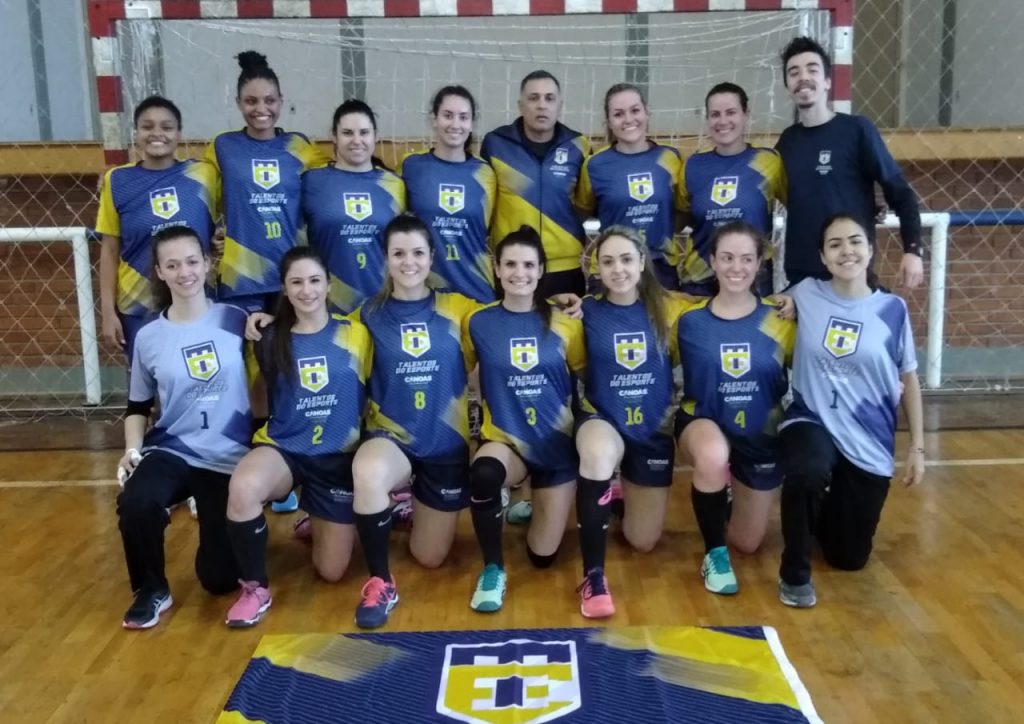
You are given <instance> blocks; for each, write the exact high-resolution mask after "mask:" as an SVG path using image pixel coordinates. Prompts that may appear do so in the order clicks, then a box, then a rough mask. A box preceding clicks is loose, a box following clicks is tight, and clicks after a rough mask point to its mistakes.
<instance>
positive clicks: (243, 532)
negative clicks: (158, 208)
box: [226, 246, 373, 627]
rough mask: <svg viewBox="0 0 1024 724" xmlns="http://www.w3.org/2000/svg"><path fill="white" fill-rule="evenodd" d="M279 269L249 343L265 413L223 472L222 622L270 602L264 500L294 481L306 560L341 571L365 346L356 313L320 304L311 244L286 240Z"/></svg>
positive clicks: (238, 619)
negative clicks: (230, 581) (231, 561)
mask: <svg viewBox="0 0 1024 724" xmlns="http://www.w3.org/2000/svg"><path fill="white" fill-rule="evenodd" d="M280 277H281V278H280V283H281V286H282V288H283V293H282V296H281V299H280V301H279V303H278V308H277V314H276V316H275V318H274V320H273V322H272V323H271V325H270V327H269V328H268V329H267V331H265V332H264V333H263V335H262V338H261V339H260V341H259V343H258V344H257V346H256V357H257V361H258V362H259V365H260V368H261V371H262V372H263V375H264V378H265V379H266V380H267V395H268V402H269V408H270V419H269V420H268V421H267V422H266V424H264V425H263V427H261V428H260V429H259V430H258V431H257V432H256V434H255V435H254V436H253V444H254V448H253V450H252V451H251V452H250V453H249V454H248V455H246V456H245V457H244V458H243V459H242V461H241V462H240V463H239V464H238V467H237V468H236V469H235V471H234V474H233V475H232V476H231V493H230V499H229V501H228V509H227V517H228V533H229V534H230V537H231V544H232V547H233V548H234V551H235V557H236V558H237V560H238V565H239V569H240V572H241V575H240V581H241V584H242V590H241V592H240V594H239V597H238V600H237V601H236V602H235V604H234V606H232V607H231V610H230V611H228V614H227V621H226V622H227V625H228V626H231V627H246V626H254V625H256V624H257V623H259V621H260V620H261V619H262V618H263V616H264V615H265V614H266V612H267V611H268V610H269V609H270V604H271V594H270V583H269V578H268V574H267V563H266V555H267V537H268V534H267V519H266V518H265V517H264V515H263V506H264V504H265V502H266V501H268V500H276V499H280V498H283V497H284V496H287V495H288V494H289V493H290V492H291V491H292V488H294V487H295V486H298V485H301V486H302V495H301V498H300V506H301V507H302V508H303V510H305V511H306V512H307V513H309V515H310V517H311V521H312V538H313V567H314V568H315V569H316V571H317V573H319V574H320V576H321V577H322V578H323V579H324V580H326V581H330V582H335V581H338V580H340V579H341V577H342V576H343V575H344V573H345V570H346V568H347V567H348V563H349V559H350V558H351V555H352V545H353V543H354V541H355V526H354V525H353V522H354V519H353V514H352V458H353V455H354V454H355V450H356V446H357V445H358V443H359V435H360V430H361V428H362V420H363V413H364V408H365V405H366V382H367V378H368V377H369V373H370V365H371V364H372V356H373V345H372V342H371V340H370V335H369V333H368V332H367V330H366V327H364V326H363V325H362V324H361V323H360V322H358V321H356V320H349V319H346V318H343V317H341V316H340V315H335V314H331V313H330V312H329V310H328V305H327V291H328V287H329V275H328V273H327V266H326V264H325V263H324V261H323V259H322V258H321V257H320V254H319V253H318V252H317V251H316V250H315V249H312V248H310V247H308V246H298V247H295V248H293V249H290V250H289V251H288V252H287V253H286V254H285V255H284V258H283V259H282V260H281V271H280Z"/></svg>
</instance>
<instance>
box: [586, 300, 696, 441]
mask: <svg viewBox="0 0 1024 724" xmlns="http://www.w3.org/2000/svg"><path fill="white" fill-rule="evenodd" d="M664 302H665V323H666V328H667V332H668V335H669V338H667V339H663V340H659V339H658V338H657V336H656V335H655V332H654V326H653V325H652V324H651V320H650V317H648V316H647V308H646V307H644V305H643V303H642V302H639V301H637V302H635V303H633V304H630V305H628V306H626V305H619V304H613V303H612V302H610V301H608V299H607V298H606V297H603V296H598V297H584V299H583V331H584V332H585V335H586V342H587V372H586V374H585V375H584V389H585V400H584V402H583V408H584V409H585V410H586V411H588V412H596V413H597V414H598V415H600V416H601V418H602V419H604V420H606V421H607V422H608V423H609V424H611V425H612V426H613V427H615V429H616V430H617V431H618V433H619V434H620V435H621V436H622V438H623V440H626V441H631V442H637V443H643V444H648V443H649V442H651V441H652V440H654V439H655V438H656V437H659V436H667V437H671V435H672V420H673V416H674V414H675V405H674V404H673V395H672V367H673V360H672V354H671V350H672V346H673V345H672V340H671V335H672V334H674V332H675V323H676V320H678V319H679V316H680V315H681V314H682V313H683V312H684V311H685V310H686V309H688V308H689V307H690V306H691V305H692V304H693V302H691V301H690V300H688V299H686V298H685V297H683V296H682V295H677V294H666V295H665V298H664Z"/></svg>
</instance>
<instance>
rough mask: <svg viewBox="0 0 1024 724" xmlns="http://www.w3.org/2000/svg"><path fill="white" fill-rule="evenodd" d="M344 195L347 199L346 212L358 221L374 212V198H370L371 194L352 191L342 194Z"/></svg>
mask: <svg viewBox="0 0 1024 724" xmlns="http://www.w3.org/2000/svg"><path fill="white" fill-rule="evenodd" d="M342 197H343V198H344V199H345V213H346V214H347V215H348V216H350V217H352V218H353V219H355V220H356V221H362V220H363V219H365V218H366V217H367V216H369V215H370V214H372V213H373V200H372V199H370V194H360V193H354V192H352V193H345V194H342Z"/></svg>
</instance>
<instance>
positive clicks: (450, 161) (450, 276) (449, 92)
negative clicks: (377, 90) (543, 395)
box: [399, 85, 497, 302]
mask: <svg viewBox="0 0 1024 724" xmlns="http://www.w3.org/2000/svg"><path fill="white" fill-rule="evenodd" d="M430 112H431V117H432V118H433V121H432V123H433V127H434V145H433V148H431V149H430V150H429V151H419V152H416V153H410V154H408V155H407V156H406V157H405V158H403V159H402V163H401V164H400V166H399V173H400V174H401V176H402V179H403V180H404V181H405V187H406V191H407V193H408V201H409V210H410V211H411V212H412V213H414V214H416V215H417V216H419V217H420V218H421V219H423V220H424V221H426V222H427V225H428V227H429V228H430V233H431V236H432V238H433V244H434V248H435V249H437V254H436V255H435V256H434V266H433V272H434V274H435V275H436V277H437V283H438V285H439V286H441V287H444V288H447V289H450V290H451V291H453V292H458V293H459V294H465V295H466V296H467V297H470V298H472V299H476V300H477V301H479V302H493V301H494V299H495V295H494V270H493V265H492V263H491V254H490V249H489V245H488V234H489V233H490V226H491V214H492V212H493V211H494V197H495V194H496V193H497V180H496V178H495V175H494V170H493V169H492V168H491V167H490V166H489V165H488V164H487V162H485V161H483V160H482V159H480V158H478V157H476V156H474V155H473V121H474V120H476V116H477V109H476V101H475V100H474V98H473V95H472V94H471V93H470V92H469V91H468V90H466V89H465V88H463V87H462V86H460V85H449V86H445V87H444V88H442V89H441V90H439V91H438V92H437V93H435V94H434V98H433V101H432V102H431V110H430Z"/></svg>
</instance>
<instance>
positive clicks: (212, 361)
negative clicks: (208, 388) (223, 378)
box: [181, 341, 220, 382]
mask: <svg viewBox="0 0 1024 724" xmlns="http://www.w3.org/2000/svg"><path fill="white" fill-rule="evenodd" d="M181 354H182V356H183V357H184V358H185V367H186V368H187V369H188V376H189V377H191V378H192V379H194V380H198V381H199V382H209V381H210V380H212V379H213V377H214V375H216V374H217V373H218V372H219V371H220V360H219V359H218V358H217V348H216V347H214V346H213V342H212V341H210V342H203V343H202V344H194V345H192V346H191V347H185V348H184V349H183V350H181Z"/></svg>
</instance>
